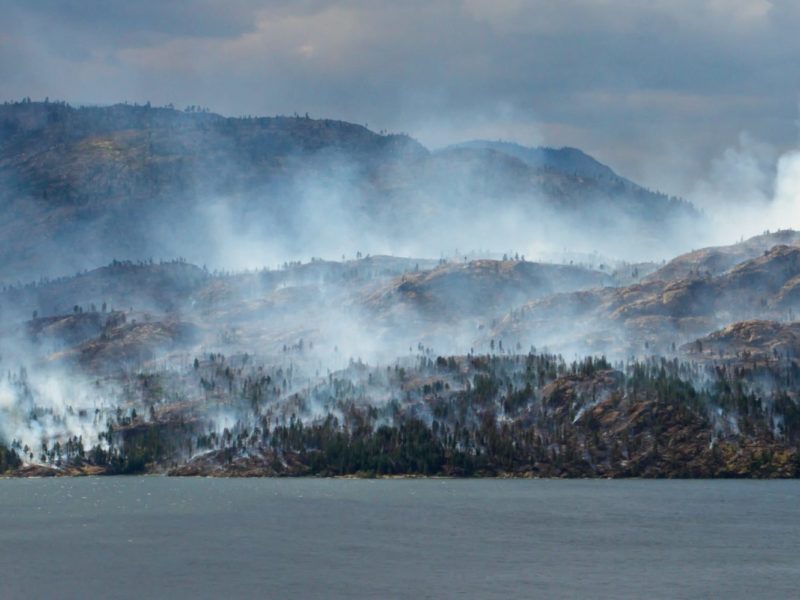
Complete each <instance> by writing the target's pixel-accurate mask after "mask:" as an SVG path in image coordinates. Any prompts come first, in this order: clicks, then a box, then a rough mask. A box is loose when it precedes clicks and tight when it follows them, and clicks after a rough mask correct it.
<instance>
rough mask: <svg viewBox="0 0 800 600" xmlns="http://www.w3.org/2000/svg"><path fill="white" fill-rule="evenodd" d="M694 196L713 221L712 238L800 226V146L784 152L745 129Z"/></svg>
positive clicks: (713, 240) (732, 237) (724, 239)
mask: <svg viewBox="0 0 800 600" xmlns="http://www.w3.org/2000/svg"><path fill="white" fill-rule="evenodd" d="M691 199H692V200H693V201H694V202H695V203H696V204H697V205H698V206H699V207H701V208H703V209H704V210H705V212H706V214H707V215H708V216H709V218H710V219H711V220H712V222H713V228H712V229H711V231H710V232H709V240H708V242H709V243H718V244H724V243H732V242H735V241H738V239H740V238H742V237H744V238H747V237H751V236H753V235H757V234H759V233H762V232H764V231H767V230H776V229H778V230H779V229H798V228H800V150H798V149H793V150H790V151H787V152H784V153H778V152H777V151H776V150H775V148H773V147H772V146H770V145H769V144H767V143H764V142H760V141H758V140H756V139H754V138H753V137H752V136H750V135H749V134H747V133H743V134H741V136H740V138H739V143H738V145H737V146H735V147H732V148H728V149H726V150H725V151H724V152H723V153H722V155H721V156H719V157H718V158H716V159H715V160H714V161H712V165H711V168H710V170H709V173H708V175H707V176H706V177H705V178H703V179H702V180H700V181H699V182H698V183H697V184H696V185H695V187H694V190H693V192H692V194H691Z"/></svg>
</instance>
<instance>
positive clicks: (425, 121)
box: [0, 0, 800, 193]
mask: <svg viewBox="0 0 800 600" xmlns="http://www.w3.org/2000/svg"><path fill="white" fill-rule="evenodd" d="M0 8H2V11H1V12H0V14H2V15H3V18H2V19H0V99H2V100H10V99H18V98H20V97H23V96H31V97H33V98H35V99H39V98H44V97H45V96H49V97H50V98H51V99H53V98H57V99H66V100H68V101H70V102H73V103H95V104H106V103H113V102H118V101H122V100H127V101H137V102H144V101H151V102H153V103H156V104H166V103H169V102H172V103H174V104H175V105H176V106H180V107H183V106H185V105H188V104H199V105H203V106H208V107H210V108H211V109H212V110H214V111H215V112H220V113H223V114H228V115H241V114H254V115H255V114H257V115H273V114H291V113H293V112H295V111H296V112H298V113H305V112H306V111H308V112H310V113H311V115H312V116H325V117H333V118H341V119H345V120H349V121H354V122H358V123H366V124H368V125H369V126H370V127H371V128H373V129H376V130H377V129H389V130H393V131H401V132H408V133H410V134H412V135H414V136H415V137H417V138H418V139H420V141H422V142H423V143H425V144H426V145H428V146H430V147H438V146H441V145H444V144H447V143H450V142H454V141H459V140H464V139H470V138H476V137H484V138H491V139H496V138H503V139H512V140H515V141H518V142H521V143H526V144H531V145H532V144H547V145H553V146H562V145H571V146H577V147H580V148H583V149H584V150H586V151H588V152H590V153H592V154H594V155H595V156H597V157H598V158H600V159H601V160H603V161H605V162H607V163H609V164H611V166H613V167H614V168H615V169H617V170H618V171H620V172H621V173H623V174H625V175H628V176H630V177H632V178H634V179H637V180H639V181H642V182H643V183H645V184H648V185H651V186H653V187H659V188H661V189H664V190H665V191H668V192H672V193H687V191H690V190H691V189H692V186H693V185H695V183H694V182H695V181H696V180H697V178H702V177H704V176H705V175H706V174H707V173H708V172H709V171H711V170H713V167H714V165H713V159H714V158H715V157H720V156H723V153H724V152H725V150H726V148H731V147H735V146H736V145H737V144H740V143H741V142H740V140H741V139H744V140H755V142H757V143H758V144H760V146H759V148H762V147H764V148H767V150H766V152H767V153H768V154H769V153H770V152H773V151H774V152H782V151H785V150H787V149H790V148H793V147H796V145H797V138H798V132H797V119H798V92H800V68H798V62H797V61H798V57H800V35H798V34H797V32H798V31H800V2H796V1H795V0H528V1H526V0H440V1H437V0H427V1H418V0H402V1H396V0H395V1H388V0H369V1H367V0H344V1H338V2H337V1H329V0H272V1H256V0H224V1H223V0H219V1H217V0H192V1H189V0H186V1H181V0H136V1H130V0H128V1H124V2H122V1H116V0H0ZM742 134H747V136H746V137H744V138H743V137H742ZM728 152H731V150H729V151H728ZM734 152H735V150H734Z"/></svg>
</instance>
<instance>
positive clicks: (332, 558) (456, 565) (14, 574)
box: [0, 477, 800, 599]
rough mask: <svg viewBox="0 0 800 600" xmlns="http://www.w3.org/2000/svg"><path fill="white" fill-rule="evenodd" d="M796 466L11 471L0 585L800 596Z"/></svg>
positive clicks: (359, 593)
mask: <svg viewBox="0 0 800 600" xmlns="http://www.w3.org/2000/svg"><path fill="white" fill-rule="evenodd" d="M798 500H800V482H795V481H788V482H787V481H770V482H758V481H588V480H582V481H554V480H447V479H428V480H340V479H339V480H337V479H246V480H221V479H172V478H165V477H102V478H100V477H98V478H74V479H68V478H60V479H21V480H11V479H9V480H0V598H3V599H7V598H12V599H13V598H303V599H307V598H326V599H327V598H379V599H382V598H415V599H416V598H670V599H674V598H726V599H728V598H796V597H800V502H798Z"/></svg>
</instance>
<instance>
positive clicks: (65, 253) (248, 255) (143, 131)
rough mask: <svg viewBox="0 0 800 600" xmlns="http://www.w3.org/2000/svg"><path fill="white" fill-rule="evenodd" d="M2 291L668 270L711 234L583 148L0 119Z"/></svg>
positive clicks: (267, 124)
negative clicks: (92, 281) (573, 266)
mask: <svg viewBox="0 0 800 600" xmlns="http://www.w3.org/2000/svg"><path fill="white" fill-rule="evenodd" d="M0 206H2V209H3V211H4V215H5V218H4V219H3V221H2V223H0V237H1V238H2V239H3V241H4V243H3V245H2V247H1V248H0V280H5V281H17V280H20V281H25V280H28V279H35V278H38V277H39V276H42V275H47V276H53V275H66V274H70V273H71V272H74V271H76V270H80V269H83V268H93V267H98V266H101V265H103V264H105V263H106V262H108V261H109V260H111V259H112V258H117V259H124V260H140V259H146V258H150V257H156V258H168V259H169V258H173V257H177V256H182V257H185V258H187V259H188V260H191V261H192V262H194V263H197V264H208V265H209V266H211V267H213V268H229V269H238V268H243V267H260V266H265V265H272V266H274V265H276V264H280V263H282V262H283V261H285V260H294V259H303V260H307V259H308V258H309V257H311V256H321V257H324V258H328V259H336V258H339V257H340V256H341V255H343V254H346V255H347V256H352V255H355V253H356V252H358V251H360V252H362V253H372V254H377V253H383V254H394V255H405V256H408V255H413V256H424V257H439V256H442V255H446V256H451V255H453V254H455V253H456V252H457V251H458V252H463V253H470V252H484V253H486V252H489V253H495V254H497V255H498V256H499V254H502V253H504V252H512V253H513V252H517V253H521V254H527V255H528V256H529V257H533V256H534V255H537V254H540V253H543V252H553V251H561V250H562V249H564V248H569V250H570V252H575V253H580V252H583V253H590V252H600V253H601V254H605V255H607V256H611V257H612V258H619V259H631V260H633V259H636V260H641V259H642V258H648V259H654V258H657V259H661V258H665V257H667V256H669V255H670V254H672V253H674V252H677V251H678V250H683V249H689V248H690V247H691V245H692V242H693V240H694V239H695V236H696V234H697V232H699V231H701V228H702V223H703V219H702V217H701V215H699V214H698V213H697V212H696V211H695V210H694V209H693V207H692V206H691V205H690V204H689V203H688V202H685V201H682V200H679V199H676V198H670V197H667V196H666V195H663V194H659V193H655V192H651V191H648V190H645V189H643V188H641V187H639V186H637V185H635V184H633V183H631V182H630V181H627V180H625V179H623V178H620V177H618V176H616V175H615V174H614V173H613V171H611V169H610V168H608V167H606V166H605V165H602V164H600V163H598V162H597V161H595V160H594V159H592V158H591V157H589V156H587V155H585V154H583V153H581V152H580V151H578V150H574V149H562V150H558V151H554V150H549V149H535V148H524V147H521V146H516V145H510V144H497V143H488V142H487V143H475V142H473V143H469V144H465V145H462V146H459V147H451V148H446V149H444V150H441V151H436V152H431V151H429V150H428V149H426V148H425V147H423V146H422V145H421V144H419V143H418V142H416V141H415V140H413V139H411V138H409V137H408V136H405V135H388V134H379V133H374V132H372V131H370V130H368V129H366V128H365V127H363V126H361V125H355V124H351V123H345V122H341V121H332V120H328V119H312V118H309V117H307V116H300V117H298V116H295V117H271V118H267V117H258V118H225V117H222V116H220V115H216V114H213V113H209V112H204V111H198V110H194V109H192V110H190V111H178V110H174V109H172V108H155V107H150V106H131V105H115V106H111V107H79V108H73V107H70V106H68V105H65V104H62V103H51V102H47V103H42V102H27V101H26V102H22V103H11V104H8V103H7V104H5V105H3V106H0Z"/></svg>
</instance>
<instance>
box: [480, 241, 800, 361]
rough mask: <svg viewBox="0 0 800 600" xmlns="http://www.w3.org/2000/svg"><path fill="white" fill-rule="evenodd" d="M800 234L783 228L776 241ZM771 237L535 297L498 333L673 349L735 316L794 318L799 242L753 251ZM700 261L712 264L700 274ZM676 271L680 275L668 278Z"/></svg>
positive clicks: (530, 339) (525, 340) (524, 339)
mask: <svg viewBox="0 0 800 600" xmlns="http://www.w3.org/2000/svg"><path fill="white" fill-rule="evenodd" d="M795 235H796V234H795V232H782V233H780V234H778V235H777V236H773V237H772V238H771V239H773V241H777V239H787V238H792V237H793V236H795ZM766 239H767V238H765V237H763V236H761V237H759V238H756V239H754V240H748V241H746V242H742V243H741V244H740V245H735V246H730V247H723V248H711V249H706V250H704V251H702V253H700V254H695V255H693V256H694V257H695V258H697V262H696V263H691V262H688V261H687V262H683V261H682V262H680V263H676V265H673V267H670V265H667V267H669V268H665V269H663V270H662V271H661V275H659V276H658V277H655V276H651V277H647V278H645V281H643V282H642V283H637V284H633V285H629V286H624V287H619V288H606V289H601V290H590V291H581V292H571V293H567V294H560V295H555V296H551V297H546V298H543V299H541V300H533V301H531V302H528V303H526V304H524V305H522V306H520V307H517V308H515V309H513V310H512V311H510V312H509V313H508V314H507V315H506V316H504V317H503V319H501V320H500V321H499V323H498V324H497V326H496V327H495V328H493V331H492V332H491V335H492V336H494V337H495V338H498V339H504V340H506V341H513V342H514V343H517V342H521V343H522V344H523V346H525V345H527V344H530V343H537V344H545V343H553V340H554V339H555V338H556V337H557V336H560V338H561V343H562V344H563V343H567V340H569V343H572V344H575V345H577V347H582V348H584V349H586V348H587V347H588V349H590V350H591V351H600V352H610V351H612V349H613V351H616V352H625V351H638V352H641V351H649V352H665V353H671V352H674V351H675V346H676V345H681V344H683V343H686V342H688V341H690V340H693V339H694V338H697V337H699V336H702V335H706V334H708V333H710V332H712V331H713V330H715V329H718V328H721V327H725V326H726V325H729V324H731V323H734V322H736V321H744V320H750V319H781V320H782V319H787V318H793V315H795V314H797V311H798V310H799V309H800V302H798V300H800V296H799V295H798V293H797V287H798V282H800V277H798V276H800V246H786V245H776V246H773V247H771V248H770V249H769V250H766V251H763V252H759V253H756V252H754V250H753V249H754V248H757V249H759V250H760V248H761V247H762V246H763V244H764V242H765V240H766ZM753 254H756V257H755V258H750V259H747V260H743V261H742V262H739V263H738V264H734V265H733V266H730V265H728V264H727V262H725V261H722V262H720V261H721V260H722V259H720V258H719V257H726V259H725V260H731V259H729V258H727V257H730V256H752V255H753ZM704 259H708V260H710V261H711V263H714V264H717V265H718V266H719V265H725V267H727V268H721V267H720V268H718V269H717V270H718V271H721V272H720V273H718V274H717V275H712V274H711V272H710V270H709V269H710V266H711V263H709V262H705V263H703V262H702V261H703V260H704ZM697 264H705V265H706V266H707V267H709V269H705V270H704V271H703V272H702V273H697V271H696V267H695V265H697ZM688 265H693V266H691V267H689V266H688ZM673 269H674V271H675V272H676V273H677V276H676V277H675V278H674V279H664V277H666V276H667V275H668V274H669V273H670V272H672V271H673ZM687 269H688V273H689V274H688V275H686V276H684V275H683V273H684V271H685V270H687ZM587 345H588V346H587Z"/></svg>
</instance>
